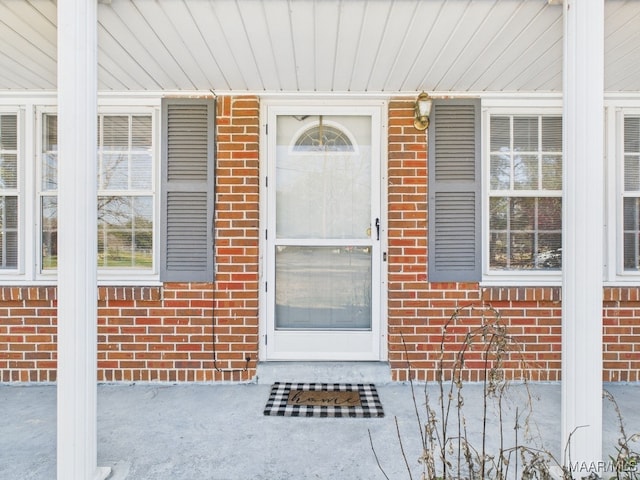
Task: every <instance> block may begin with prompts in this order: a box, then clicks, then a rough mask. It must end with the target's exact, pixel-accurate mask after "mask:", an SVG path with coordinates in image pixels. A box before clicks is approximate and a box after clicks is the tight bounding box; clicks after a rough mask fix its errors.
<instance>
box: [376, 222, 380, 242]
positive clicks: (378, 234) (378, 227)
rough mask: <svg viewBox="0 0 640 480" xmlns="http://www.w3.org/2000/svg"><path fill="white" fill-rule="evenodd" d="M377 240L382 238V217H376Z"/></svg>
mask: <svg viewBox="0 0 640 480" xmlns="http://www.w3.org/2000/svg"><path fill="white" fill-rule="evenodd" d="M376 240H380V219H379V218H376Z"/></svg>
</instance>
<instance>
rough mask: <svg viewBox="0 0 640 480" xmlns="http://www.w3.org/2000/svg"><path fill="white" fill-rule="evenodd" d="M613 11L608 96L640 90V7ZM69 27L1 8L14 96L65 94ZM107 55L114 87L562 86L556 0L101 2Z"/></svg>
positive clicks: (15, 5) (3, 69) (40, 9)
mask: <svg viewBox="0 0 640 480" xmlns="http://www.w3.org/2000/svg"><path fill="white" fill-rule="evenodd" d="M87 1H91V0H87ZM605 8H606V20H605V89H606V90H607V91H611V92H616V91H621V92H636V91H640V1H637V0H630V1H623V0H608V1H606V2H605ZM56 23H57V19H56V2H55V0H0V91H3V90H12V91H13V90H16V91H22V90H38V91H50V90H55V88H56ZM98 48H99V52H98V62H99V65H98V68H99V74H98V76H99V90H100V91H113V92H127V91H134V92H139V91H149V92H157V91H173V92H175V91H194V90H195V91H209V90H214V91H216V92H229V91H233V92H238V93H242V92H252V93H260V92H266V93H273V92H304V93H306V92H322V93H330V92H337V93H363V92H371V93H380V92H386V93H398V92H415V91H420V90H427V91H429V92H560V91H561V90H562V7H561V6H559V5H549V3H548V2H547V0H101V1H100V2H99V5H98Z"/></svg>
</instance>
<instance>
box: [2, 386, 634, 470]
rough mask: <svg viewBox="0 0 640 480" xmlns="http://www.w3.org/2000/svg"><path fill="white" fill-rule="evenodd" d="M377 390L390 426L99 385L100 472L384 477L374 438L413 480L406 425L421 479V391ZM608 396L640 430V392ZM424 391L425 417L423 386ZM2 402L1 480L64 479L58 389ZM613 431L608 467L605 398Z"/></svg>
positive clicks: (538, 389)
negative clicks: (59, 465) (59, 460)
mask: <svg viewBox="0 0 640 480" xmlns="http://www.w3.org/2000/svg"><path fill="white" fill-rule="evenodd" d="M305 380H308V379H300V380H299V381H305ZM530 387H531V391H532V392H533V394H534V397H535V399H534V410H535V414H534V417H535V424H536V426H537V428H538V429H539V432H540V434H541V436H542V443H543V446H544V447H545V448H546V449H547V450H549V451H551V452H553V453H554V454H556V455H557V456H559V454H560V450H561V448H560V445H559V443H560V442H559V428H560V426H559V423H560V422H559V411H560V384H557V383H554V384H532V385H531V386H530ZM377 388H378V392H379V394H380V397H381V401H382V404H383V407H384V409H385V417H384V418H372V419H362V418H339V419H330V418H296V417H266V416H264V415H263V408H264V406H265V403H266V401H267V398H268V396H269V391H270V385H269V384H265V383H251V384H236V385H230V384H204V385H203V384H176V385H173V384H135V385H126V384H116V385H112V384H104V385H99V386H98V465H99V466H107V467H111V469H112V473H111V475H110V477H109V478H110V479H128V480H142V479H145V480H147V479H153V480H163V479H167V480H168V479H171V480H196V479H198V480H199V479H215V480H243V479H265V480H266V479H268V480H283V479H296V480H306V479H368V480H370V479H384V475H383V474H382V473H381V472H380V470H379V469H378V467H377V465H376V459H375V457H374V454H373V452H372V449H371V445H370V441H369V432H371V437H372V439H373V442H374V445H375V448H376V453H377V455H378V457H379V460H380V462H381V464H382V466H383V468H384V469H385V471H386V473H387V475H388V476H389V478H391V479H407V478H409V476H408V474H407V470H406V467H405V465H404V461H403V459H402V454H401V451H400V446H399V442H398V436H397V433H396V425H395V422H394V417H397V419H398V425H399V429H400V432H401V436H402V439H403V445H404V450H405V453H406V456H407V460H408V461H409V463H410V465H411V466H412V468H413V471H414V474H413V478H420V475H419V471H420V466H419V463H418V457H419V456H420V453H421V452H420V441H419V438H420V434H419V431H418V422H417V420H416V415H415V409H414V406H413V401H412V394H411V388H410V386H409V385H408V384H398V383H383V384H380V385H377ZM511 388H512V389H513V391H514V392H516V393H514V394H515V395H516V396H518V395H520V394H521V393H522V391H523V388H522V386H521V385H512V386H511ZM605 388H606V389H607V390H609V391H610V392H611V393H612V394H613V395H614V396H615V398H616V400H617V402H618V404H619V406H620V409H621V411H622V414H623V416H624V418H625V428H626V431H627V433H628V434H632V433H636V432H640V413H639V410H638V406H639V405H640V384H607V385H605ZM415 391H416V394H417V401H418V405H419V408H418V410H419V411H420V413H421V414H422V415H423V417H422V418H423V419H424V418H425V417H424V404H425V397H424V384H419V385H416V386H415ZM427 391H428V392H429V396H430V398H431V400H430V403H431V404H432V405H435V404H434V402H436V401H437V398H438V394H439V391H438V387H437V385H436V384H429V385H428V389H427ZM463 395H464V397H465V407H464V412H465V416H466V417H467V419H468V428H469V430H470V432H471V435H472V436H473V435H475V436H476V438H477V432H478V431H479V428H480V425H479V423H480V422H479V421H478V420H479V419H480V418H481V416H482V413H481V412H482V410H481V405H482V401H481V399H482V385H481V384H465V385H464V387H463ZM0 405H2V415H1V416H0V432H1V435H0V479H3V480H28V479H38V480H54V479H55V478H56V387H55V385H23V386H18V385H1V386H0ZM520 411H522V410H520ZM505 413H506V414H507V416H508V420H507V421H505V431H509V432H512V431H513V425H514V423H513V422H514V421H513V420H512V418H513V417H512V415H514V410H513V408H510V409H509V410H508V411H505ZM603 423H604V433H603V437H604V441H603V443H604V446H603V450H604V454H605V458H607V456H608V454H611V453H613V448H614V447H615V445H616V442H617V438H618V437H619V430H618V423H617V421H616V417H615V412H614V409H613V408H612V405H611V403H610V402H606V401H605V403H604V422H603ZM520 435H523V434H522V433H521V434H520ZM491 437H492V438H493V439H495V438H496V437H497V435H496V434H495V433H494V434H492V435H491ZM472 442H473V439H472ZM636 447H640V445H636ZM637 450H638V448H637V449H636V451H637Z"/></svg>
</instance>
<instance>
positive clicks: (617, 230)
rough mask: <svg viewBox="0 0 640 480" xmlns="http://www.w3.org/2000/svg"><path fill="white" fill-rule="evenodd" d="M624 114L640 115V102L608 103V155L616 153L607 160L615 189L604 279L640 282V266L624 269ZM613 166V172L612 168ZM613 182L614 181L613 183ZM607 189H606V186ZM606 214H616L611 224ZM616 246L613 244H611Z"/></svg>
mask: <svg viewBox="0 0 640 480" xmlns="http://www.w3.org/2000/svg"><path fill="white" fill-rule="evenodd" d="M625 116H639V117H640V105H637V103H636V104H634V105H619V104H618V105H614V106H608V107H607V111H606V114H605V132H606V133H607V135H606V137H605V138H606V139H611V140H610V141H609V142H608V143H605V152H606V153H605V155H606V157H609V155H611V154H613V155H614V158H615V161H614V162H608V171H607V173H608V174H609V175H608V177H609V178H611V181H610V182H607V186H609V187H610V188H612V189H611V190H609V191H614V192H615V200H613V199H611V195H608V196H607V199H608V200H609V203H610V205H607V206H606V207H605V208H606V210H605V211H606V213H607V214H608V215H607V216H606V217H605V228H606V229H608V231H609V235H608V236H607V240H608V242H605V245H607V244H608V245H609V248H606V247H605V264H606V265H608V266H609V268H606V270H605V272H606V273H607V276H608V278H607V276H606V277H605V280H607V279H609V280H612V281H619V282H622V283H625V282H638V279H640V270H637V271H631V270H625V269H624V199H625V198H626V197H625V195H624V191H625V190H624V153H625V152H624V118H625ZM612 169H613V172H612ZM612 183H613V185H611V184H612ZM605 191H606V189H605ZM606 218H615V221H614V222H612V223H613V225H609V224H608V222H607V221H606ZM612 246H613V248H612Z"/></svg>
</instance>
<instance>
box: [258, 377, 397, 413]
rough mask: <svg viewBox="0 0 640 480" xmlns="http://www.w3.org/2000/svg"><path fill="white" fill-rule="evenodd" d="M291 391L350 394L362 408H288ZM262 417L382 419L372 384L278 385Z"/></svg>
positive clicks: (274, 387)
mask: <svg viewBox="0 0 640 480" xmlns="http://www.w3.org/2000/svg"><path fill="white" fill-rule="evenodd" d="M291 390H305V391H328V392H335V391H340V392H353V391H357V392H358V393H359V394H360V403H361V406H359V407H353V406H345V407H338V406H312V405H287V399H288V397H289V392H290V391H291ZM264 414H265V415H272V416H281V417H285V416H286V417H384V410H383V409H382V404H381V403H380V397H379V396H378V391H377V390H376V387H375V385H373V384H363V383H358V384H351V383H281V382H276V383H274V384H273V386H272V387H271V394H270V395H269V401H268V402H267V405H266V407H265V408H264Z"/></svg>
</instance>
